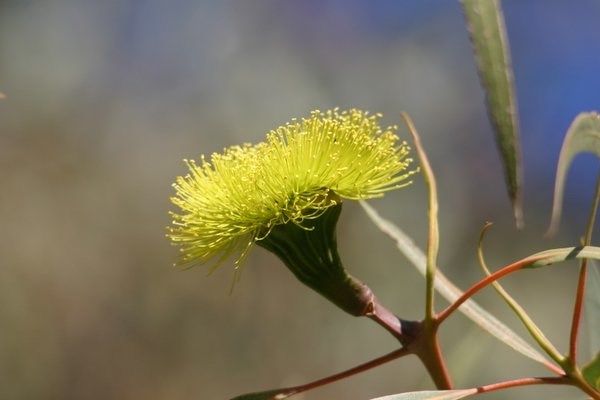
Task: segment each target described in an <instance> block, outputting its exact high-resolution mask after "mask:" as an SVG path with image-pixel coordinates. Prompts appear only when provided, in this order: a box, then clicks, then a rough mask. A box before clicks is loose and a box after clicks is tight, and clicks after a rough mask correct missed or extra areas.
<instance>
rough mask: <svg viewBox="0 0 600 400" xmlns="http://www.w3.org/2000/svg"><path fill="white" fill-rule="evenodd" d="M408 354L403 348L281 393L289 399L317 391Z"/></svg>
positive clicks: (283, 390)
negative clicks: (316, 389)
mask: <svg viewBox="0 0 600 400" xmlns="http://www.w3.org/2000/svg"><path fill="white" fill-rule="evenodd" d="M408 354H411V352H410V351H409V350H408V349H407V348H405V347H403V348H401V349H398V350H394V351H392V352H391V353H388V354H386V355H384V356H381V357H378V358H375V359H373V360H371V361H368V362H366V363H364V364H360V365H358V366H356V367H354V368H350V369H347V370H346V371H342V372H338V373H337V374H333V375H331V376H328V377H325V378H322V379H318V380H316V381H312V382H309V383H306V384H304V385H299V386H293V387H290V388H287V389H282V390H281V393H282V394H283V395H284V396H285V397H282V398H287V397H289V396H292V395H295V394H298V393H301V392H306V391H308V390H311V389H315V388H318V387H320V386H325V385H328V384H330V383H333V382H336V381H339V380H342V379H345V378H348V377H350V376H352V375H356V374H358V373H361V372H364V371H367V370H369V369H371V368H375V367H378V366H380V365H382V364H385V363H387V362H390V361H393V360H395V359H397V358H400V357H403V356H406V355H408Z"/></svg>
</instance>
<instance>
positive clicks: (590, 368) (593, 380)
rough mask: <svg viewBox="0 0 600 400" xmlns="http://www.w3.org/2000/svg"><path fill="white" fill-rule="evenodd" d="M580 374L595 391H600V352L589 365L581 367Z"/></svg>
mask: <svg viewBox="0 0 600 400" xmlns="http://www.w3.org/2000/svg"><path fill="white" fill-rule="evenodd" d="M581 372H582V373H583V377H584V378H585V380H586V381H587V382H588V383H589V384H590V385H592V386H593V387H595V388H596V389H600V351H599V352H598V353H597V354H596V357H595V358H594V359H593V360H592V361H591V362H590V363H589V364H587V365H586V366H585V367H583V370H582V371H581Z"/></svg>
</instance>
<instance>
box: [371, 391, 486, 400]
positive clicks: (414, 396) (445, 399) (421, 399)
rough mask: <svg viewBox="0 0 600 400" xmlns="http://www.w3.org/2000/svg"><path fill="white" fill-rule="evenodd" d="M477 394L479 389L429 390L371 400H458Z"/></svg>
mask: <svg viewBox="0 0 600 400" xmlns="http://www.w3.org/2000/svg"><path fill="white" fill-rule="evenodd" d="M475 393H477V389H461V390H427V391H423V392H408V393H399V394H392V395H390V396H384V397H378V398H376V399H371V400H458V399H464V398H465V397H468V396H470V395H472V394H475Z"/></svg>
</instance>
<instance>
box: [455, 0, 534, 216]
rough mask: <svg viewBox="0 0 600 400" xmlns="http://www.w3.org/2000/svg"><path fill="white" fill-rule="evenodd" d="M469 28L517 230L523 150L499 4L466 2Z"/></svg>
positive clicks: (493, 0) (495, 1) (487, 0)
mask: <svg viewBox="0 0 600 400" xmlns="http://www.w3.org/2000/svg"><path fill="white" fill-rule="evenodd" d="M462 5H463V9H464V13H465V18H466V21H467V27H468V29H469V34H470V37H471V43H472V44H473V51H474V53H475V58H476V60H477V68H478V71H479V77H480V79H481V84H482V86H483V88H484V90H485V96H486V103H487V109H488V114H489V116H490V119H491V122H492V126H493V127H494V131H495V135H496V142H497V143H498V147H499V150H500V155H501V157H502V162H503V164H504V174H505V178H506V185H507V189H508V194H509V197H510V199H511V201H512V206H513V212H514V216H515V222H516V224H517V227H519V228H520V227H522V226H523V211H522V205H521V202H522V200H521V197H522V191H521V186H522V175H523V173H522V171H521V146H520V143H519V124H518V116H517V105H516V97H515V94H514V87H513V73H512V67H511V61H510V51H509V48H508V39H507V35H506V28H505V26H504V17H503V16H502V9H501V6H500V1H499V0H485V1H482V0H462Z"/></svg>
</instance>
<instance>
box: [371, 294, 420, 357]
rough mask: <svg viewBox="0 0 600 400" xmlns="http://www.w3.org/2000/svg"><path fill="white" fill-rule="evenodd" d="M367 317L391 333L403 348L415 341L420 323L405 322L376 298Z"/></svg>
mask: <svg viewBox="0 0 600 400" xmlns="http://www.w3.org/2000/svg"><path fill="white" fill-rule="evenodd" d="M366 316H367V317H368V318H370V319H372V320H373V321H375V322H376V323H377V324H379V325H380V326H382V327H383V328H385V329H386V330H387V331H388V332H389V333H391V334H392V335H393V336H394V337H395V338H396V339H398V341H400V343H402V345H403V346H408V345H409V344H410V343H412V341H413V340H414V338H415V336H416V334H417V333H416V332H417V329H418V326H419V322H416V321H405V320H401V319H400V318H398V317H397V316H396V315H394V313H392V312H391V311H390V310H388V309H387V308H386V307H385V306H383V305H382V304H381V303H380V302H379V300H377V298H376V297H373V299H372V301H371V309H370V310H369V311H368V312H367V313H366Z"/></svg>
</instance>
